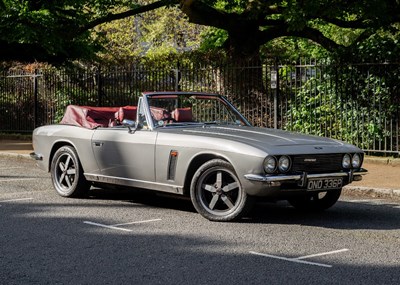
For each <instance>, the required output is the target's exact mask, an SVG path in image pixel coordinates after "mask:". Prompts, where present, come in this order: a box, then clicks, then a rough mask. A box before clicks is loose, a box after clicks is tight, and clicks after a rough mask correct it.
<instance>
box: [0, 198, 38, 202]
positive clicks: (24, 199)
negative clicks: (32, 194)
mask: <svg viewBox="0 0 400 285" xmlns="http://www.w3.org/2000/svg"><path fill="white" fill-rule="evenodd" d="M27 200H33V198H20V199H10V200H0V203H6V202H18V201H27Z"/></svg>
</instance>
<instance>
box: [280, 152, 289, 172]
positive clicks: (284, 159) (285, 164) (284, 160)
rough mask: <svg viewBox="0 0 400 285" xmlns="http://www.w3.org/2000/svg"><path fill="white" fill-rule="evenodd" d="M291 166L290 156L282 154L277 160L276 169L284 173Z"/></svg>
mask: <svg viewBox="0 0 400 285" xmlns="http://www.w3.org/2000/svg"><path fill="white" fill-rule="evenodd" d="M290 166H291V161H290V157H288V156H286V155H282V156H281V157H280V158H279V161H278V169H279V171H280V172H282V173H285V172H288V171H289V169H290Z"/></svg>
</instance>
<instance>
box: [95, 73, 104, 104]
mask: <svg viewBox="0 0 400 285" xmlns="http://www.w3.org/2000/svg"><path fill="white" fill-rule="evenodd" d="M96 75H97V76H96V77H97V105H98V106H103V105H102V104H103V98H102V95H101V91H102V89H103V86H102V82H101V67H100V66H99V68H98V69H97V74H96Z"/></svg>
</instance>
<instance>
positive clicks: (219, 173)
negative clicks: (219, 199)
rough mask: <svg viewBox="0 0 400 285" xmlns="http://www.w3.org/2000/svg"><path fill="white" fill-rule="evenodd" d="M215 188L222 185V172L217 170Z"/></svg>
mask: <svg viewBox="0 0 400 285" xmlns="http://www.w3.org/2000/svg"><path fill="white" fill-rule="evenodd" d="M215 184H216V188H221V187H222V172H221V171H218V173H217V181H216V183H215Z"/></svg>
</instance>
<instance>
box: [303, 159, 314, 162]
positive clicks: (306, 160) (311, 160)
mask: <svg viewBox="0 0 400 285" xmlns="http://www.w3.org/2000/svg"><path fill="white" fill-rule="evenodd" d="M304 162H317V159H316V158H305V159H304Z"/></svg>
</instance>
